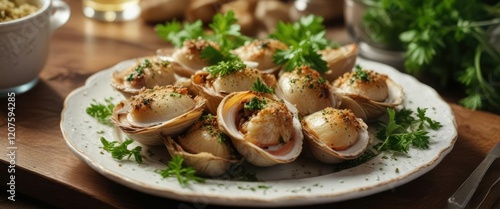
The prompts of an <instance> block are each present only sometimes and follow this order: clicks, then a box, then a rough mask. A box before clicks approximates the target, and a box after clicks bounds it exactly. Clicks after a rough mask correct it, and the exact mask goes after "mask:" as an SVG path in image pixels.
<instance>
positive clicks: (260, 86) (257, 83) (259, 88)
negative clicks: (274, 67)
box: [252, 79, 274, 94]
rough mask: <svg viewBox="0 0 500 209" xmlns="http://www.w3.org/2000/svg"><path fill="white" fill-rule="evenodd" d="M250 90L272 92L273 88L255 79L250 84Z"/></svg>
mask: <svg viewBox="0 0 500 209" xmlns="http://www.w3.org/2000/svg"><path fill="white" fill-rule="evenodd" d="M252 91H255V92H262V93H268V94H273V93H274V89H273V88H271V87H269V86H267V85H266V84H265V83H263V82H262V81H260V79H257V81H255V82H254V83H253V85H252Z"/></svg>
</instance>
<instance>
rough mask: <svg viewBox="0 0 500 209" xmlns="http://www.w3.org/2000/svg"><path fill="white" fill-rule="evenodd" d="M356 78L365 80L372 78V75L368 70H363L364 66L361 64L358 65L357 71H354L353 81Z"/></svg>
mask: <svg viewBox="0 0 500 209" xmlns="http://www.w3.org/2000/svg"><path fill="white" fill-rule="evenodd" d="M356 79H358V80H360V81H364V82H366V81H369V80H370V76H369V75H368V73H367V72H366V71H364V70H363V68H362V67H361V66H360V65H356V71H354V76H353V77H352V78H351V83H352V82H354V81H355V80H356Z"/></svg>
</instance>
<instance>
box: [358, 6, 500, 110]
mask: <svg viewBox="0 0 500 209" xmlns="http://www.w3.org/2000/svg"><path fill="white" fill-rule="evenodd" d="M363 2H365V3H366V4H369V5H370V6H369V7H368V9H367V10H366V14H365V15H364V17H363V19H362V24H363V27H362V28H370V29H372V30H370V33H366V34H367V35H368V36H369V38H370V41H371V42H374V43H376V44H379V45H385V46H388V47H390V48H392V49H396V50H404V51H405V70H406V71H407V72H408V73H411V74H414V75H422V74H423V75H431V76H427V77H435V78H436V79H437V80H438V81H440V82H441V84H442V85H443V86H450V85H454V84H455V83H459V84H461V85H462V87H463V92H464V93H465V94H466V97H464V98H463V99H462V100H461V101H460V103H461V104H462V105H463V106H465V107H467V108H470V109H488V110H491V111H494V112H500V94H498V92H499V91H500V85H498V80H500V49H499V48H498V47H495V45H497V46H498V40H497V39H494V38H492V37H494V35H495V34H491V32H492V31H495V28H498V25H500V4H499V3H495V1H474V0H442V1H391V0H363ZM375 29H377V30H375ZM496 36H498V34H497V35H496ZM493 40H496V44H495V43H492V42H493Z"/></svg>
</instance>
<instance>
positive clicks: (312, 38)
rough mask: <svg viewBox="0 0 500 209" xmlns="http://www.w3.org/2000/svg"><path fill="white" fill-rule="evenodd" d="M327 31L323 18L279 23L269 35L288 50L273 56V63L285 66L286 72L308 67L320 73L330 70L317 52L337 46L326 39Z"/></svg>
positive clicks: (314, 17) (306, 17)
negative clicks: (286, 46) (304, 66)
mask: <svg viewBox="0 0 500 209" xmlns="http://www.w3.org/2000/svg"><path fill="white" fill-rule="evenodd" d="M325 34H326V30H325V27H324V26H323V18H321V17H319V16H314V15H308V16H304V17H302V18H300V20H299V21H297V22H294V23H284V22H281V21H280V22H279V23H278V25H277V26H276V31H275V32H274V33H271V34H269V37H270V38H273V39H277V40H279V41H281V42H283V43H285V44H286V45H288V47H289V49H288V50H278V51H277V52H276V53H275V54H274V56H273V62H274V63H276V64H278V65H283V66H284V69H285V70H286V71H293V70H294V69H295V68H297V67H300V66H303V65H308V66H310V67H312V68H313V69H315V70H317V71H319V72H326V71H327V70H328V66H327V63H326V62H325V61H324V60H323V59H322V58H321V55H320V54H318V53H317V52H318V51H319V50H322V49H325V48H326V47H327V46H333V47H336V46H337V45H336V44H335V43H333V42H331V41H329V40H328V39H326V38H325Z"/></svg>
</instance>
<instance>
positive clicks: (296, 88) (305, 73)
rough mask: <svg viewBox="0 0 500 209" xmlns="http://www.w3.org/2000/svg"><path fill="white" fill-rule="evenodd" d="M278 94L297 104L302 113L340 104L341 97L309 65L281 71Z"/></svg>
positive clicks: (306, 113) (305, 113)
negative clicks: (290, 70)
mask: <svg viewBox="0 0 500 209" xmlns="http://www.w3.org/2000/svg"><path fill="white" fill-rule="evenodd" d="M276 95H277V96H278V97H279V98H281V99H284V100H286V101H288V102H290V103H292V104H293V105H295V107H297V109H298V111H299V113H300V114H301V115H309V114H311V113H314V112H317V111H320V110H322V109H324V108H326V107H338V106H339V105H340V97H339V95H337V94H336V93H335V90H334V89H333V87H332V86H331V85H330V84H329V83H328V81H327V80H325V79H324V78H323V77H321V76H320V74H319V73H318V72H317V71H316V70H314V69H312V68H311V67H309V66H302V67H298V68H296V69H295V70H293V71H292V72H284V73H281V75H280V78H279V79H278V84H277V87H276Z"/></svg>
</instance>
